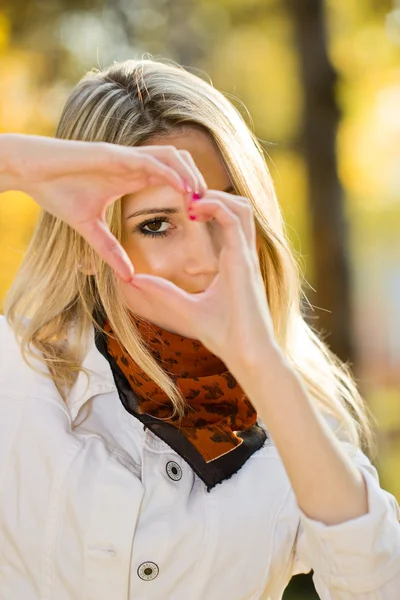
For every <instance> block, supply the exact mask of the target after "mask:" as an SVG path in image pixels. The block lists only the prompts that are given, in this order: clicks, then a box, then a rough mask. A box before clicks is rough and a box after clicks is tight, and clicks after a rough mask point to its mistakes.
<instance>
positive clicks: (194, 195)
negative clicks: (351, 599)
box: [192, 192, 200, 200]
mask: <svg viewBox="0 0 400 600" xmlns="http://www.w3.org/2000/svg"><path fill="white" fill-rule="evenodd" d="M192 199H193V200H200V194H199V193H197V192H194V193H193V196H192Z"/></svg>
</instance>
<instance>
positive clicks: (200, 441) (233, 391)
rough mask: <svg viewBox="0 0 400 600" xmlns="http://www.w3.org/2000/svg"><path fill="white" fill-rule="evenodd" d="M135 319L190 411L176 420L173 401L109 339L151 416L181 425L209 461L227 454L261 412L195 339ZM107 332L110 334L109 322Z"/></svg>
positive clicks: (113, 353) (144, 410)
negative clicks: (173, 413)
mask: <svg viewBox="0 0 400 600" xmlns="http://www.w3.org/2000/svg"><path fill="white" fill-rule="evenodd" d="M132 321H133V323H134V324H135V325H136V327H137V328H138V330H139V333H140V335H141V336H142V339H143V340H144V342H145V344H146V345H147V347H148V348H149V350H150V351H151V353H152V355H153V357H154V358H155V359H156V360H157V362H158V363H159V364H160V366H161V367H162V368H163V369H165V370H166V371H167V372H168V373H169V374H170V375H171V376H172V377H173V379H174V381H175V382H176V384H177V386H178V387H179V389H180V391H181V392H182V394H183V396H184V397H185V398H186V400H187V403H188V405H189V408H186V409H185V416H184V418H183V420H181V421H179V422H178V421H176V420H175V421H172V420H171V418H170V416H171V414H172V408H173V407H172V403H171V401H170V400H169V398H168V396H167V395H166V394H165V393H164V392H163V390H162V389H161V388H160V387H159V386H158V385H156V384H155V383H154V381H152V380H151V379H150V378H149V377H148V376H147V375H146V374H145V373H144V372H143V371H142V369H141V368H139V367H138V365H137V364H136V363H135V361H134V359H133V358H132V357H131V356H130V355H129V354H128V352H127V351H126V349H125V348H124V347H123V346H122V345H121V344H120V343H119V342H118V341H117V340H115V339H112V338H110V337H107V349H108V353H109V354H110V355H111V356H112V357H113V358H114V359H115V361H116V363H117V365H118V366H119V367H120V369H121V371H122V372H123V373H124V375H125V377H126V379H127V380H128V382H129V384H130V386H131V387H132V389H133V391H134V392H135V394H136V396H137V397H138V399H139V410H140V413H142V414H143V413H147V414H148V415H152V416H153V417H156V418H158V419H165V420H166V422H167V423H170V424H171V425H173V426H175V427H177V428H178V429H179V430H180V432H181V434H183V435H184V436H185V437H186V438H187V439H188V440H189V441H190V442H191V443H192V444H193V445H194V446H195V448H196V449H197V451H198V452H199V453H200V454H201V455H202V456H203V458H204V460H205V462H207V463H208V462H211V461H214V460H215V459H216V458H219V457H220V456H222V455H224V454H227V453H229V452H231V451H232V450H234V449H235V448H237V447H238V446H240V445H241V444H242V443H243V438H242V437H238V436H237V435H236V432H239V431H245V430H248V429H250V428H251V427H252V426H253V425H254V424H255V423H256V421H257V412H256V410H255V409H254V407H253V405H252V404H251V402H250V401H249V400H248V398H247V397H246V395H245V394H244V392H243V390H242V389H241V387H240V385H239V384H238V383H237V381H236V380H235V378H234V377H233V375H232V374H231V373H230V372H229V371H228V370H227V368H226V366H225V364H224V363H223V362H222V361H221V360H220V359H219V358H217V357H216V356H215V355H214V354H212V353H211V352H210V351H209V350H207V348H205V346H203V344H202V343H201V342H199V341H197V340H193V339H189V338H185V337H182V336H180V335H178V334H175V333H171V332H169V331H167V330H165V329H162V328H161V327H158V326H157V325H155V324H153V323H151V322H149V321H144V320H143V319H139V318H137V317H136V316H135V315H132ZM104 329H105V331H106V332H107V333H112V329H111V325H110V323H109V321H108V320H106V321H105V323H104Z"/></svg>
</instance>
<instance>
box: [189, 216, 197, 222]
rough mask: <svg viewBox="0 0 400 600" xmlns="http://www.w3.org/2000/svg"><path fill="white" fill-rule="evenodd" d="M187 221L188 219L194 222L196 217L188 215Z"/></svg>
mask: <svg viewBox="0 0 400 600" xmlns="http://www.w3.org/2000/svg"><path fill="white" fill-rule="evenodd" d="M189 219H190V220H191V221H195V220H196V219H197V217H195V216H194V215H189Z"/></svg>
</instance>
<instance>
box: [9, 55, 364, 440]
mask: <svg viewBox="0 0 400 600" xmlns="http://www.w3.org/2000/svg"><path fill="white" fill-rule="evenodd" d="M185 127H196V128H200V129H201V130H202V131H204V132H205V133H207V134H208V135H209V136H210V138H211V139H212V140H213V141H214V143H215V144H216V146H217V148H218V150H219V151H220V153H221V156H222V158H223V160H224V162H225V165H226V168H227V171H228V173H229V176H230V178H231V181H232V183H233V185H234V187H235V189H236V191H237V193H238V194H239V195H241V196H245V197H247V198H249V199H250V200H251V202H252V204H253V207H254V215H255V222H256V229H257V234H258V240H259V251H258V252H259V260H260V267H261V272H262V276H263V280H264V283H265V292H266V298H267V301H268V305H269V308H270V312H271V316H272V321H273V325H274V330H275V337H276V340H277V342H278V344H279V346H280V348H281V349H282V350H283V352H284V354H285V356H286V357H287V359H288V361H289V362H290V364H291V365H292V366H293V368H294V369H296V371H297V372H298V373H299V374H300V376H301V378H302V381H303V382H304V384H305V385H306V388H307V390H308V392H309V394H310V397H311V398H312V399H313V401H314V402H315V403H316V405H317V406H318V408H319V409H320V410H322V411H323V412H325V413H328V414H329V415H332V416H333V417H334V418H336V419H337V421H338V423H339V425H340V431H341V432H342V433H343V432H344V434H345V437H346V438H347V439H348V440H349V441H351V442H352V443H354V444H356V445H358V446H361V447H362V448H363V449H364V450H365V451H367V452H368V451H369V452H370V451H371V448H372V445H373V441H374V440H373V433H372V427H371V424H370V416H371V415H370V413H369V411H368V409H367V407H366V406H365V404H364V402H363V400H362V398H361V396H360V394H359V392H358V390H357V386H356V383H355V381H354V379H353V377H352V375H351V372H350V369H349V366H348V365H347V364H345V363H343V362H342V361H341V360H339V358H338V357H337V356H336V355H334V354H333V353H332V352H331V351H330V350H329V348H328V346H327V345H326V343H325V342H324V341H323V340H322V339H321V338H320V337H319V335H318V333H317V332H316V331H314V330H313V329H312V328H311V326H310V325H308V324H307V323H306V321H305V319H304V317H303V310H302V309H303V305H302V302H303V300H304V298H305V296H304V298H302V296H303V291H302V277H301V275H300V268H299V265H298V263H297V261H296V255H295V252H294V250H293V248H292V247H291V244H290V241H289V238H288V236H287V232H286V229H285V223H284V221H283V216H282V212H281V209H280V206H279V204H278V201H277V198H276V195H275V191H274V186H273V183H272V179H271V176H270V173H269V170H268V167H267V164H266V161H265V156H264V151H263V149H262V147H261V145H260V143H259V142H258V140H257V138H256V136H255V135H254V133H253V131H251V129H250V128H249V127H248V126H247V124H246V123H245V121H244V119H243V118H242V116H241V114H240V112H239V111H238V110H237V109H236V108H235V107H234V105H233V104H232V103H231V102H230V101H229V100H228V99H227V98H226V97H225V96H224V95H223V94H222V93H221V92H219V91H218V90H216V89H215V88H214V87H213V85H212V84H211V83H209V82H206V81H204V80H203V79H201V78H200V77H197V76H196V75H193V74H192V73H190V72H189V71H187V70H186V69H184V68H183V67H181V66H180V65H177V64H176V63H174V62H173V61H168V60H158V61H155V60H150V59H146V60H144V59H142V60H128V61H125V62H122V63H114V64H113V65H112V66H110V67H109V68H106V69H104V70H101V71H100V70H98V69H93V70H91V71H89V72H88V73H87V74H86V75H85V76H84V77H83V78H82V79H81V80H80V81H79V83H78V84H77V85H76V86H75V88H74V89H73V91H72V93H71V94H70V96H69V98H68V99H67V101H66V104H65V106H64V109H63V111H62V114H61V117H60V121H59V125H58V128H57V132H56V137H58V138H63V139H74V140H87V141H106V142H110V143H114V144H122V145H127V146H140V145H148V144H150V143H152V140H155V139H157V138H160V137H162V136H163V135H168V134H171V133H177V131H180V130H181V129H182V128H185ZM106 220H107V223H108V224H109V227H110V230H111V231H112V233H113V234H114V235H115V236H116V237H117V239H119V240H120V241H121V242H123V232H122V225H121V223H122V199H118V200H117V201H116V202H114V203H113V204H112V205H110V206H109V207H108V208H107V212H106ZM79 263H82V264H90V265H92V266H94V274H89V275H88V274H85V272H83V271H82V270H80V269H79V268H78V264H79ZM117 284H118V281H117V278H116V276H115V275H114V273H113V271H112V269H110V267H109V266H108V265H107V264H106V263H104V261H102V260H101V259H100V258H99V257H98V256H97V254H96V253H95V252H94V251H93V250H92V249H91V247H89V246H88V244H87V243H86V242H85V240H83V238H82V237H81V236H80V235H79V234H77V233H76V232H75V231H74V230H73V229H72V228H71V227H70V226H69V225H67V224H66V223H64V222H63V221H61V220H60V219H58V218H55V217H54V216H52V215H51V214H49V213H48V212H46V211H44V210H41V212H40V214H39V218H38V222H37V224H36V229H35V231H34V234H33V237H32V240H31V242H30V245H29V247H28V250H27V252H26V255H25V257H24V259H23V261H22V264H21V266H20V268H19V270H18V272H17V275H16V277H15V279H14V282H13V284H12V286H11V288H10V290H9V291H8V294H7V296H6V298H5V305H4V306H5V315H6V317H7V320H8V322H9V324H10V326H11V327H12V329H13V330H14V331H15V333H16V334H17V336H18V337H19V338H20V340H21V349H22V353H23V356H24V360H25V361H26V362H28V361H27V355H32V351H31V350H30V345H31V344H32V345H33V346H34V347H35V348H36V351H35V352H34V355H35V357H36V359H37V358H38V353H37V350H38V351H39V357H40V358H39V360H41V361H42V362H43V363H45V365H47V369H48V372H45V373H44V375H45V376H46V377H49V378H51V379H52V380H53V381H54V383H55V385H56V387H57V389H58V391H59V393H60V394H61V396H62V398H63V400H64V401H66V398H67V395H68V392H69V390H70V389H71V388H72V386H73V384H74V382H75V381H76V378H77V375H78V373H79V372H80V371H82V370H83V371H84V372H85V373H86V375H88V373H87V371H85V369H83V367H82V361H83V358H84V352H85V350H84V348H85V346H84V344H83V341H84V340H85V339H87V338H88V335H89V334H90V332H91V331H92V332H93V326H94V327H95V328H97V329H98V330H100V331H103V332H104V330H103V327H102V322H101V319H96V318H95V314H100V315H103V317H107V318H108V319H109V321H110V323H111V326H112V328H113V330H114V333H115V336H116V337H117V338H118V339H119V340H120V342H121V343H122V345H123V346H125V348H126V349H127V351H128V352H129V354H130V355H131V356H133V357H134V358H135V361H136V362H137V363H138V365H139V366H140V367H141V368H142V369H143V370H144V371H145V372H146V374H147V375H148V376H149V377H150V378H151V379H152V380H153V381H154V382H156V383H157V384H158V385H159V386H160V387H161V388H162V389H163V390H164V392H165V393H166V394H167V395H168V396H169V398H170V400H171V402H172V405H173V407H174V415H176V414H178V415H179V416H182V415H183V412H184V408H185V406H186V400H185V399H184V398H183V397H182V395H181V394H180V392H179V390H178V388H177V386H176V385H175V383H174V381H173V380H172V379H171V378H170V376H169V375H168V374H167V373H166V372H165V371H164V370H163V369H162V368H161V367H160V366H159V364H158V363H157V362H156V361H155V359H154V358H153V357H152V355H151V353H150V351H149V350H148V349H147V347H146V345H145V343H144V341H143V340H142V339H141V338H140V336H139V334H138V331H137V329H136V328H135V326H134V325H133V323H132V319H131V318H130V316H129V308H128V306H127V305H126V303H125V302H124V300H123V297H122V295H121V293H120V291H119V286H118V285H117ZM25 317H28V318H25ZM99 321H100V322H99ZM72 325H73V326H74V328H75V332H76V333H77V335H76V337H75V339H74V340H72V339H70V338H69V335H68V332H69V329H70V327H71V326H72ZM28 364H29V363H28Z"/></svg>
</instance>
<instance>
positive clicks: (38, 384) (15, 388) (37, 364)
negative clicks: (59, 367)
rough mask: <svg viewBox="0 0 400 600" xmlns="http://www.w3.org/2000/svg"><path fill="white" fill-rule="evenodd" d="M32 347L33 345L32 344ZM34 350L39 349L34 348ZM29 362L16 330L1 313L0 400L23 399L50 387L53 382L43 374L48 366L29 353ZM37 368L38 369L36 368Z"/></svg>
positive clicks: (37, 352)
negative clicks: (24, 354)
mask: <svg viewBox="0 0 400 600" xmlns="http://www.w3.org/2000/svg"><path fill="white" fill-rule="evenodd" d="M31 349H32V346H31ZM33 352H34V353H36V354H39V351H38V350H36V351H35V349H34V348H33ZM27 358H28V362H29V364H28V362H26V360H25V359H24V356H23V354H22V349H21V344H20V341H19V340H18V338H17V336H16V334H15V332H14V330H13V329H12V327H11V326H10V324H9V323H8V321H7V319H6V317H5V316H4V315H0V402H1V403H2V402H4V401H7V400H8V399H11V398H12V399H15V400H23V399H24V398H26V397H29V396H32V395H35V393H36V392H37V391H38V390H37V388H40V391H41V393H43V392H45V391H46V389H50V387H51V384H52V382H51V381H49V382H47V380H46V378H45V377H44V376H43V375H42V374H41V373H44V371H46V369H47V368H46V366H45V365H44V364H43V362H42V361H40V360H39V359H38V358H35V356H31V355H30V354H29V355H28V357H27ZM32 367H34V368H32ZM36 369H37V370H36Z"/></svg>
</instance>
